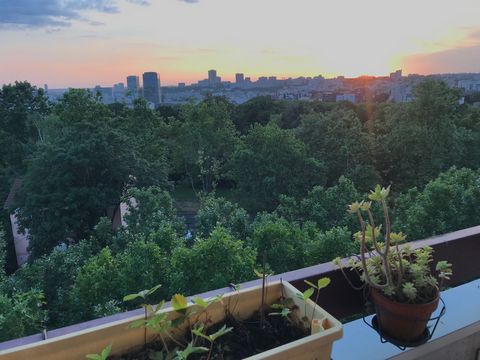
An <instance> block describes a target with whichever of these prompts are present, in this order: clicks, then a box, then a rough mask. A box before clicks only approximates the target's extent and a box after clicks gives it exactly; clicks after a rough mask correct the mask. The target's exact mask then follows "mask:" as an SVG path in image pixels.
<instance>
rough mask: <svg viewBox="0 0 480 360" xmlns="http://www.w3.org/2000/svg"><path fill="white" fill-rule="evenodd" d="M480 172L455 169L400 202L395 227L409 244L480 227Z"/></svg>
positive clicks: (399, 197) (398, 201) (413, 191)
mask: <svg viewBox="0 0 480 360" xmlns="http://www.w3.org/2000/svg"><path fill="white" fill-rule="evenodd" d="M479 206H480V172H479V171H478V170H477V171H474V170H470V169H455V168H452V169H450V170H448V171H446V172H444V173H442V174H440V175H439V176H438V177H437V178H436V179H434V180H432V181H430V182H429V183H428V184H427V185H426V186H425V188H424V189H423V190H420V189H418V188H413V189H410V190H409V191H407V192H406V193H405V194H402V195H400V196H398V198H397V199H396V211H395V219H396V221H395V227H396V228H397V229H398V230H401V231H403V232H404V233H405V234H406V235H407V236H408V239H409V240H418V239H423V238H425V237H428V236H432V235H438V234H444V233H447V232H450V231H454V230H460V229H464V228H468V227H471V226H475V225H478V224H480V212H479V211H478V208H479Z"/></svg>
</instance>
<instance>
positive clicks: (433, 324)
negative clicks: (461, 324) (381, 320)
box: [362, 297, 447, 351]
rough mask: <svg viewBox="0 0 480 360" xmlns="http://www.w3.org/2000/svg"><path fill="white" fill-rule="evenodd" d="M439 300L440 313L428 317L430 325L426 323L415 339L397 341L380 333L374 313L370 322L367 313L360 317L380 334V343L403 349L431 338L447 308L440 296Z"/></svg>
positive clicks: (423, 342)
mask: <svg viewBox="0 0 480 360" xmlns="http://www.w3.org/2000/svg"><path fill="white" fill-rule="evenodd" d="M440 301H441V303H442V309H441V310H440V314H439V315H438V316H435V317H431V318H430V319H428V323H431V325H428V324H427V327H426V328H425V331H424V333H423V334H422V336H420V337H419V338H418V339H415V340H413V341H409V342H404V341H399V340H396V339H394V338H392V337H390V336H388V335H387V334H384V333H382V330H381V329H380V328H379V326H378V321H377V316H376V315H375V316H373V317H372V320H371V323H369V322H368V320H367V319H366V317H367V316H368V314H364V315H363V317H362V318H363V322H364V323H365V324H367V325H368V326H369V327H370V328H372V329H373V330H375V332H377V333H378V335H380V342H381V343H382V344H384V343H387V342H388V343H390V344H393V345H395V346H396V347H398V348H399V349H400V350H402V351H404V350H406V349H407V348H411V347H416V346H420V345H423V344H425V343H426V342H427V341H429V340H430V339H431V338H432V336H433V334H434V333H435V329H436V328H437V325H438V322H439V321H440V319H441V318H442V316H443V315H445V312H446V310H447V308H446V306H445V302H444V301H443V299H442V298H441V297H440Z"/></svg>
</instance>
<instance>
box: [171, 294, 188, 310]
mask: <svg viewBox="0 0 480 360" xmlns="http://www.w3.org/2000/svg"><path fill="white" fill-rule="evenodd" d="M172 307H173V309H174V310H175V311H178V312H182V313H183V312H185V309H186V308H187V307H188V300H187V298H186V297H185V296H183V295H181V294H175V295H173V296H172Z"/></svg>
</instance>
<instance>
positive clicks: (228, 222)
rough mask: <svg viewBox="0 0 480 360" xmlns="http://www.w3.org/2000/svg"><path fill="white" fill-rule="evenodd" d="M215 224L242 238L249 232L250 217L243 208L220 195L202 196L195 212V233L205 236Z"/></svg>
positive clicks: (208, 234)
mask: <svg viewBox="0 0 480 360" xmlns="http://www.w3.org/2000/svg"><path fill="white" fill-rule="evenodd" d="M217 226H221V227H223V228H224V229H226V230H228V231H229V232H230V234H232V235H233V236H234V237H236V238H238V239H242V240H244V239H246V238H247V237H248V236H249V235H250V233H251V225H250V219H249V216H248V214H247V212H246V211H245V210H244V209H242V208H240V207H239V206H238V205H237V204H233V203H231V202H230V201H228V200H226V199H224V198H221V197H220V198H216V197H214V196H207V197H204V198H202V199H201V205H200V209H199V210H198V213H197V229H196V230H197V233H198V235H199V236H200V237H203V238H206V237H208V236H210V234H211V233H212V231H213V230H214V229H215V228H216V227H217Z"/></svg>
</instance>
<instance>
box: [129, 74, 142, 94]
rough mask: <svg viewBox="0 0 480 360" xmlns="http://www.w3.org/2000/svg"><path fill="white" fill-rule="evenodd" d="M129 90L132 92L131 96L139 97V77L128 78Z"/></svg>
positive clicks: (131, 76)
mask: <svg viewBox="0 0 480 360" xmlns="http://www.w3.org/2000/svg"><path fill="white" fill-rule="evenodd" d="M127 90H128V91H129V92H130V96H132V97H134V98H136V97H138V95H139V90H140V78H139V77H138V76H136V75H130V76H127Z"/></svg>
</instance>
